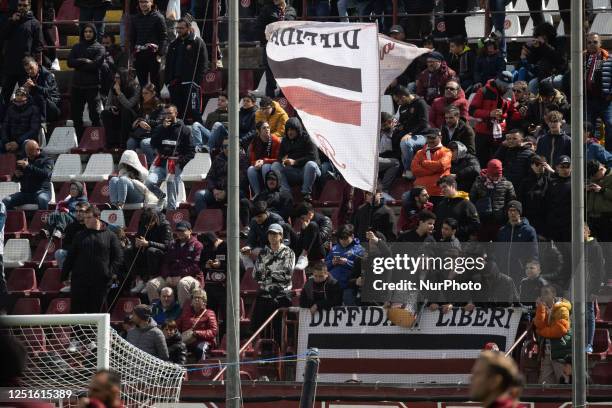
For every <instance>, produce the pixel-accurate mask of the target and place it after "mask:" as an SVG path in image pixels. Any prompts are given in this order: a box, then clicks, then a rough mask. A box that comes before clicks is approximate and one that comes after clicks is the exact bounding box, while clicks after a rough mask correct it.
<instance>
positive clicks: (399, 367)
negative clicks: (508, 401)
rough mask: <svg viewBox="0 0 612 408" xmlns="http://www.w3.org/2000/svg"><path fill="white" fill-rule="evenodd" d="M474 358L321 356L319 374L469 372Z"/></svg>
mask: <svg viewBox="0 0 612 408" xmlns="http://www.w3.org/2000/svg"><path fill="white" fill-rule="evenodd" d="M475 362H476V360H474V359H470V358H451V359H405V360H404V359H399V360H388V359H384V358H355V359H349V358H322V359H321V364H320V365H319V373H320V374H352V373H358V374H422V375H432V374H433V375H435V374H440V375H442V374H469V373H470V371H471V370H472V366H473V365H474V363H475Z"/></svg>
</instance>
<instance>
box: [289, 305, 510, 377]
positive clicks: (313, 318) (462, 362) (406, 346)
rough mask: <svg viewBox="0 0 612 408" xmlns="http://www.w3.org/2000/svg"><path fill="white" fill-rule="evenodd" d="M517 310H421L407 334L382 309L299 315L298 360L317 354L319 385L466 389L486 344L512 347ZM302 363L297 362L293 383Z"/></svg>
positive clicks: (305, 311)
mask: <svg viewBox="0 0 612 408" xmlns="http://www.w3.org/2000/svg"><path fill="white" fill-rule="evenodd" d="M520 316H521V311H520V309H513V308H495V309H488V308H476V309H474V310H473V311H471V312H468V311H465V310H463V309H461V308H455V309H453V310H452V311H451V312H449V313H447V314H442V313H441V312H440V311H435V312H434V311H430V310H425V311H423V312H422V316H421V317H420V319H419V321H418V326H417V327H415V328H413V329H406V328H403V327H398V326H394V325H393V324H392V323H391V322H390V321H389V320H387V314H386V311H385V309H383V308H379V307H366V306H361V307H358V306H347V307H338V308H334V309H332V310H331V311H323V312H318V313H316V314H314V315H312V314H311V313H310V310H308V309H301V310H300V327H299V331H298V333H299V334H298V336H299V337H298V354H299V355H302V354H304V353H305V352H306V350H307V349H308V348H313V347H314V348H318V349H319V357H320V359H321V363H320V365H319V376H318V378H319V381H323V382H344V381H348V380H359V381H362V382H364V383H369V382H373V383H374V382H380V383H407V384H416V383H438V384H457V383H468V382H469V375H470V371H471V369H472V366H473V365H474V362H475V360H476V358H477V357H478V355H479V354H480V352H481V350H482V349H483V348H484V347H485V345H486V344H487V343H491V342H493V343H495V344H497V346H498V347H499V349H500V350H501V351H506V350H509V349H510V347H511V346H512V344H513V342H514V339H515V337H516V333H517V330H518V324H519V320H520ZM304 367H305V363H304V362H303V361H298V365H297V370H296V381H302V379H303V373H304Z"/></svg>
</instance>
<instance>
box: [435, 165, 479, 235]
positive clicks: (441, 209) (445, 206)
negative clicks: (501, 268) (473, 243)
mask: <svg viewBox="0 0 612 408" xmlns="http://www.w3.org/2000/svg"><path fill="white" fill-rule="evenodd" d="M438 185H439V186H440V190H441V192H442V194H443V198H442V200H440V202H439V203H438V204H437V205H436V208H435V213H436V219H437V220H439V221H438V226H437V228H436V230H437V231H440V232H441V227H442V222H443V221H444V220H446V219H449V218H452V219H454V220H456V221H457V224H458V228H457V234H456V235H457V238H458V239H459V241H462V242H465V241H467V240H468V239H469V238H470V237H471V236H472V235H474V234H476V232H477V231H478V228H479V227H480V219H479V217H478V212H477V211H476V207H475V206H474V204H473V203H472V202H471V201H470V200H469V199H468V196H467V193H465V192H464V191H457V181H456V180H455V178H454V177H452V176H444V177H441V178H440V180H438ZM440 232H439V233H440ZM439 236H440V235H438V237H439Z"/></svg>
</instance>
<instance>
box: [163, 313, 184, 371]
mask: <svg viewBox="0 0 612 408" xmlns="http://www.w3.org/2000/svg"><path fill="white" fill-rule="evenodd" d="M179 311H180V309H179ZM162 332H163V333H164V337H165V338H166V347H167V348H168V361H170V362H171V363H174V364H179V365H185V364H186V363H187V346H186V345H185V343H183V339H182V338H181V333H179V331H178V328H177V324H176V321H175V320H174V319H168V320H166V321H165V322H164V323H163V324H162Z"/></svg>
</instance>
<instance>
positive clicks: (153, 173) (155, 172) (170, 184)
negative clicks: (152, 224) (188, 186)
mask: <svg viewBox="0 0 612 408" xmlns="http://www.w3.org/2000/svg"><path fill="white" fill-rule="evenodd" d="M181 173H182V169H181V168H180V167H179V166H178V165H177V166H176V167H175V171H174V177H168V176H171V174H168V169H167V167H166V165H164V166H161V167H157V166H151V169H150V170H149V177H147V181H146V182H145V185H146V186H147V188H148V189H149V190H151V192H152V193H153V194H155V195H156V196H157V197H158V198H159V197H160V195H161V189H160V188H159V186H160V185H161V184H162V182H163V181H164V180H166V188H167V189H166V191H167V192H168V194H167V196H168V208H169V209H170V210H176V209H177V208H178V202H177V198H178V193H179V186H180V184H181Z"/></svg>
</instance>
